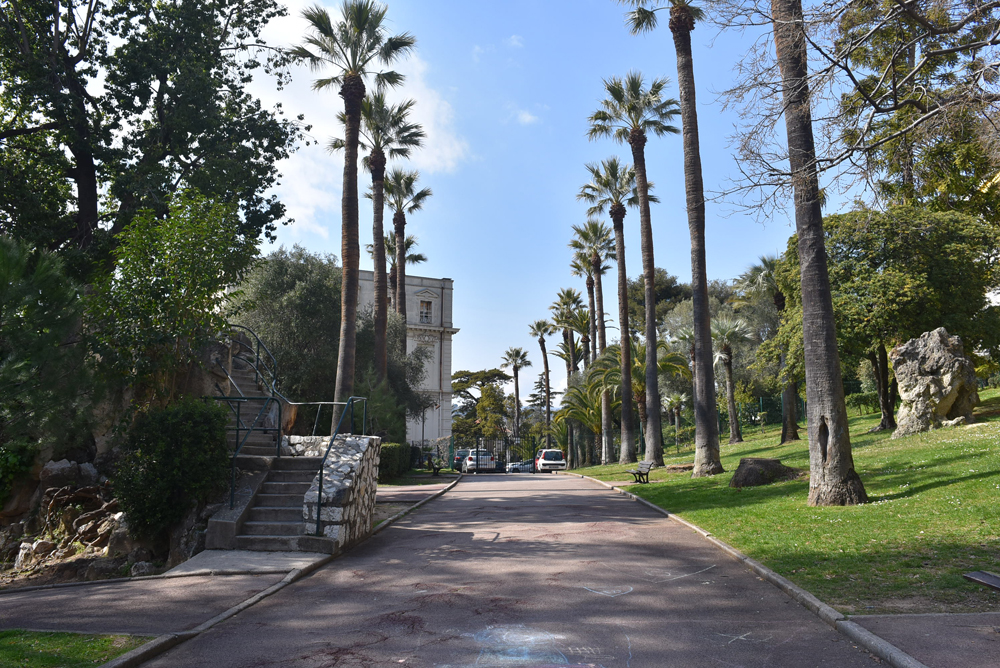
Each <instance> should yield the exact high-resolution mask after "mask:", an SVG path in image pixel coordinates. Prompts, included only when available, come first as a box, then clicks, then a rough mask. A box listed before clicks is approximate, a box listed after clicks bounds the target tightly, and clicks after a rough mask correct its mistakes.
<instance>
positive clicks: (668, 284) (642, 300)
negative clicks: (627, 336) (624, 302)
mask: <svg viewBox="0 0 1000 668" xmlns="http://www.w3.org/2000/svg"><path fill="white" fill-rule="evenodd" d="M653 274H654V285H653V297H654V299H656V307H655V310H656V322H657V325H662V324H663V322H664V319H665V318H666V316H667V313H669V312H670V311H671V310H672V309H673V308H674V307H675V306H677V305H678V304H679V303H680V302H682V301H684V300H688V299H691V298H692V292H691V286H690V285H689V284H687V283H681V282H680V281H679V280H678V279H677V277H676V276H673V275H671V274H670V273H668V272H667V270H666V269H661V268H659V267H657V268H656V269H655V270H654V272H653ZM628 310H629V324H632V323H635V322H642V321H643V319H644V318H645V313H646V288H645V286H644V285H643V278H642V276H638V277H636V278H635V279H634V280H631V279H630V280H629V282H628ZM632 335H633V336H638V335H639V331H638V330H636V329H635V328H634V327H633V329H632Z"/></svg>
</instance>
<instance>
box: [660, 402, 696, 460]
mask: <svg viewBox="0 0 1000 668" xmlns="http://www.w3.org/2000/svg"><path fill="white" fill-rule="evenodd" d="M689 401H691V398H690V397H689V396H688V395H687V394H685V393H683V392H675V393H674V394H669V395H667V396H665V397H663V407H664V408H666V409H667V412H669V413H670V414H671V415H673V418H674V447H675V448H677V452H678V453H680V451H681V410H682V409H683V408H684V406H686V405H687V403H688V402H689Z"/></svg>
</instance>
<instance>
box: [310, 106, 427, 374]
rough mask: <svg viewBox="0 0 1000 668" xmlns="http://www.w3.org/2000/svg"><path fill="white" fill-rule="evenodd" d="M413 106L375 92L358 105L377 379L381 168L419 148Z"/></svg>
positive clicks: (338, 143) (382, 348)
mask: <svg viewBox="0 0 1000 668" xmlns="http://www.w3.org/2000/svg"><path fill="white" fill-rule="evenodd" d="M414 104H416V102H414V101H413V100H406V101H404V102H401V103H399V104H389V103H388V102H386V99H385V94H384V93H381V92H376V93H375V94H373V95H368V96H366V97H365V99H364V100H363V101H362V102H361V128H360V130H359V135H360V137H359V139H358V143H359V146H360V147H361V148H363V149H365V150H367V151H368V156H367V157H366V158H365V159H364V161H363V163H364V166H365V168H366V169H368V171H369V172H371V175H372V189H371V193H370V197H371V199H372V212H373V221H372V243H371V244H370V249H369V250H370V252H371V256H372V259H373V260H374V261H375V271H374V291H375V299H374V301H375V375H376V376H377V377H378V379H379V380H384V379H385V377H386V373H387V371H386V367H387V365H388V359H387V354H388V353H387V352H386V346H387V343H386V327H387V324H386V323H387V313H388V308H387V306H388V303H389V302H388V297H387V292H386V270H385V242H384V235H385V232H384V231H383V228H382V217H383V214H384V209H385V206H384V205H385V165H386V160H388V159H390V158H408V157H409V156H410V152H411V151H412V150H413V149H414V148H419V147H420V146H422V145H423V141H424V139H425V137H426V134H425V133H424V131H423V128H421V127H420V125H418V124H416V123H411V122H410V120H409V115H410V110H411V109H412V108H413V105H414ZM340 117H341V120H342V122H344V123H346V121H347V117H346V115H345V114H340ZM329 148H330V150H333V151H339V150H342V149H343V148H344V140H343V139H332V140H331V141H330V144H329Z"/></svg>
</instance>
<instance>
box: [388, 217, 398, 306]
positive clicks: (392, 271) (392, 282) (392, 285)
mask: <svg viewBox="0 0 1000 668" xmlns="http://www.w3.org/2000/svg"><path fill="white" fill-rule="evenodd" d="M393 236H395V233H393ZM387 305H388V307H389V308H391V309H392V310H393V311H395V310H396V263H395V262H393V263H392V266H391V267H389V299H388V303H387Z"/></svg>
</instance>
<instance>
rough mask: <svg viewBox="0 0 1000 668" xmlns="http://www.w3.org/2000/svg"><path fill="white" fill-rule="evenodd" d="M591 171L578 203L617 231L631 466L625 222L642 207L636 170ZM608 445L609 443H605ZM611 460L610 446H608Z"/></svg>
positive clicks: (626, 454) (624, 451) (624, 440)
mask: <svg viewBox="0 0 1000 668" xmlns="http://www.w3.org/2000/svg"><path fill="white" fill-rule="evenodd" d="M586 167H587V171H588V172H590V178H591V180H590V183H588V184H586V185H585V186H583V187H582V188H580V192H579V194H577V196H576V197H577V199H581V200H583V201H585V202H587V203H588V204H590V205H591V206H590V208H589V209H587V215H589V216H598V215H601V214H603V213H604V212H605V211H606V212H607V213H608V215H610V216H611V223H612V225H613V227H614V231H615V261H616V262H617V264H618V326H619V328H620V329H619V331H620V332H624V335H623V336H622V337H621V346H622V349H623V351H624V354H623V355H621V360H622V361H621V383H622V386H621V398H622V400H621V401H622V408H621V413H622V425H621V452H620V454H619V457H618V463H619V464H631V463H634V462H635V461H636V455H635V423H634V415H633V413H634V411H633V408H632V392H631V389H630V388H631V386H632V379H631V377H630V376H631V373H632V370H631V365H629V364H628V363H627V360H629V359H631V356H632V350H631V341H629V337H628V332H629V326H628V274H627V273H626V268H625V230H624V221H625V214H626V213H627V209H626V208H625V207H626V205H627V206H636V205H637V204H638V203H639V195H638V193H637V192H636V187H635V170H634V169H632V168H631V167H625V166H623V165H622V164H621V163H619V162H618V158H616V157H611V158H608V159H606V160H604V161H603V162H601V164H600V165H595V164H588V165H586ZM601 320H602V323H601V324H602V325H603V317H602V318H601ZM605 440H606V441H607V439H605ZM605 447H606V448H607V449H608V454H609V456H610V444H607V443H606V445H605Z"/></svg>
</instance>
